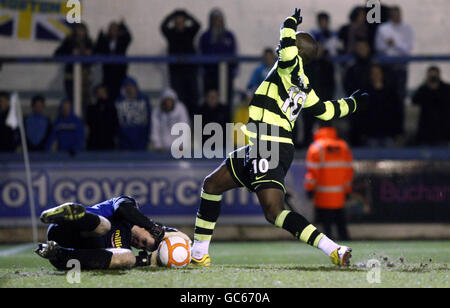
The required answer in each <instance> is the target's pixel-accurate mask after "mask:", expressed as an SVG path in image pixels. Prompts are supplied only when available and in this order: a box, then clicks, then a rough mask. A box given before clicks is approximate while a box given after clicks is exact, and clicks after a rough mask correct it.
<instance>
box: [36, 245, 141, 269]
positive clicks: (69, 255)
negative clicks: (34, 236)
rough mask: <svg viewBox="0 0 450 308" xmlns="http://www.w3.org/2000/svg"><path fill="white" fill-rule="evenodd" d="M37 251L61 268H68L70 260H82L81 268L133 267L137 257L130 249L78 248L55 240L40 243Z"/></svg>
mask: <svg viewBox="0 0 450 308" xmlns="http://www.w3.org/2000/svg"><path fill="white" fill-rule="evenodd" d="M35 252H36V253H37V254H38V255H39V256H41V257H42V258H45V259H48V260H49V261H50V263H51V264H53V266H55V267H56V268H57V269H59V270H67V269H68V267H67V265H68V262H69V261H70V260H76V261H78V262H80V266H81V269H84V270H90V269H116V268H131V267H133V266H134V265H135V264H136V257H135V256H134V254H133V252H132V251H131V250H129V249H122V248H111V249H103V248H97V249H76V248H65V247H62V246H60V245H58V243H56V242H55V241H47V243H42V244H39V246H38V248H37V249H36V250H35Z"/></svg>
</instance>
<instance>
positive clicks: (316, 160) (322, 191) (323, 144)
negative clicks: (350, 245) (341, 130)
mask: <svg viewBox="0 0 450 308" xmlns="http://www.w3.org/2000/svg"><path fill="white" fill-rule="evenodd" d="M352 161H353V157H352V153H351V151H350V149H349V147H348V145H347V143H346V142H345V141H344V140H342V139H339V138H338V136H337V131H336V129H335V128H333V127H322V128H320V129H319V130H317V132H316V133H315V134H314V142H313V143H312V144H311V145H310V146H309V148H308V152H307V155H306V168H307V173H306V176H305V182H304V185H305V190H306V191H308V192H312V193H313V194H314V205H315V207H316V218H317V221H318V222H321V223H323V225H324V229H325V230H324V231H325V233H326V234H331V225H332V223H336V224H337V226H338V233H339V236H340V237H341V240H347V239H348V234H347V226H346V222H345V213H344V211H343V208H344V203H345V199H346V195H347V194H348V193H350V192H351V189H352V186H351V183H352V180H353V167H352Z"/></svg>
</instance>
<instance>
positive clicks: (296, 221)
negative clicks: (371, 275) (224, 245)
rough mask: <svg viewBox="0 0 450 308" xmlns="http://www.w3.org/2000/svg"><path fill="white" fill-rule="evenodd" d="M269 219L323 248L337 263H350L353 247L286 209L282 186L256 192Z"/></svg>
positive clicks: (305, 241) (301, 239)
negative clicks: (340, 244) (331, 238)
mask: <svg viewBox="0 0 450 308" xmlns="http://www.w3.org/2000/svg"><path fill="white" fill-rule="evenodd" d="M256 194H257V196H258V199H259V202H260V204H261V207H262V209H263V212H264V216H265V217H266V219H267V221H269V222H270V223H271V224H274V225H275V226H277V227H279V228H283V229H285V230H287V231H289V232H290V233H291V234H292V235H294V236H295V237H296V238H298V239H299V240H300V241H302V242H304V243H307V244H309V245H311V246H314V247H316V248H319V249H321V250H322V251H323V252H324V253H326V254H327V255H328V256H329V257H330V258H331V260H332V262H333V263H334V264H336V265H349V262H350V261H349V259H350V257H351V254H350V252H351V249H350V248H348V247H345V246H339V245H338V244H336V243H335V242H333V241H332V240H330V239H329V238H328V237H327V236H326V235H324V234H323V233H320V232H319V231H318V230H317V228H316V227H314V226H313V225H312V224H311V223H309V221H308V220H307V219H306V218H305V217H303V216H302V215H300V214H298V213H296V212H293V211H289V210H285V209H284V192H283V190H281V187H280V188H261V189H259V190H258V191H257V192H256Z"/></svg>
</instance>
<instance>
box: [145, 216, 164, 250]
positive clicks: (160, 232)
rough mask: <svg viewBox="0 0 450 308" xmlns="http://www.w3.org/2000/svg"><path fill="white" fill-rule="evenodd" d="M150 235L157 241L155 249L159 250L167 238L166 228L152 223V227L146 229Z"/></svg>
mask: <svg viewBox="0 0 450 308" xmlns="http://www.w3.org/2000/svg"><path fill="white" fill-rule="evenodd" d="M146 230H147V231H148V232H149V233H150V235H151V236H152V237H153V238H154V239H155V248H158V246H159V244H160V243H161V241H162V240H163V239H164V236H165V227H164V226H161V225H159V224H157V223H155V222H153V221H152V226H151V227H150V228H146Z"/></svg>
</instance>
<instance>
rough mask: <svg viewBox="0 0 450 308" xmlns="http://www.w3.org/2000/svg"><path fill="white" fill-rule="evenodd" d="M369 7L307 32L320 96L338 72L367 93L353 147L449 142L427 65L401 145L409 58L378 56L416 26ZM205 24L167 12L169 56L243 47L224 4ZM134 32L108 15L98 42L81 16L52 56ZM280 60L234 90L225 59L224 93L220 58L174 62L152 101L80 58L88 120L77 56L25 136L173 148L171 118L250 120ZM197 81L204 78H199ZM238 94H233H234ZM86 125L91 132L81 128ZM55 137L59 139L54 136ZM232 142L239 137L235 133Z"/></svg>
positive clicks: (13, 135) (233, 68)
mask: <svg viewBox="0 0 450 308" xmlns="http://www.w3.org/2000/svg"><path fill="white" fill-rule="evenodd" d="M366 13H367V9H366V8H365V7H355V8H354V9H353V10H352V11H351V12H350V14H349V21H348V24H346V25H344V26H342V27H341V28H340V29H338V30H337V31H335V30H333V29H332V27H331V25H332V23H331V17H330V15H329V14H328V13H327V12H319V13H318V14H317V28H316V29H312V30H311V34H312V35H313V36H314V37H315V39H316V40H317V42H318V55H317V58H316V59H315V60H314V61H312V62H311V63H309V64H307V65H305V68H304V69H305V73H306V74H307V76H308V77H309V80H310V83H311V85H312V87H313V88H314V89H315V91H316V93H317V94H318V96H319V97H320V98H321V99H332V98H335V95H336V92H337V88H338V83H337V82H336V78H335V77H336V74H337V73H338V72H340V73H341V74H342V76H341V78H340V79H341V80H342V88H343V91H344V92H345V94H346V95H350V94H351V93H352V92H353V91H354V90H355V89H361V90H362V91H365V92H368V93H369V108H366V109H363V110H361V111H360V112H358V113H357V114H355V116H354V117H352V119H351V120H349V122H348V123H349V142H350V144H352V145H355V146H377V147H380V146H381V147H385V146H398V145H404V144H408V145H448V143H449V141H450V121H448V115H449V114H450V102H449V100H450V95H449V94H450V93H449V92H450V86H449V85H448V84H447V83H445V82H444V81H443V80H442V79H441V75H440V70H439V68H438V67H435V66H433V67H430V68H429V69H428V71H427V73H426V77H425V81H424V83H423V85H421V86H420V88H419V89H418V90H417V91H415V93H413V94H412V95H410V96H411V99H412V102H413V104H415V105H417V106H419V108H420V120H419V124H418V129H417V135H416V136H414V138H411V140H409V141H407V142H404V143H403V144H401V142H400V143H399V140H402V139H401V136H402V134H403V133H404V132H403V129H404V121H405V107H404V106H405V99H406V98H407V97H408V92H407V87H406V84H407V77H408V74H407V66H406V65H405V64H402V63H399V64H389V66H387V65H382V64H379V63H377V62H376V56H378V55H387V56H407V55H410V53H411V50H412V48H413V43H414V39H413V32H412V29H411V27H410V26H409V25H408V24H407V23H405V22H404V21H403V19H402V14H401V10H400V8H399V7H396V6H394V7H386V6H384V5H383V6H382V8H381V23H368V22H367V21H366ZM201 28H202V25H201V24H200V22H199V21H198V20H197V19H196V17H194V16H192V15H191V14H190V13H189V12H187V11H186V10H182V9H178V10H175V11H173V12H172V13H170V14H169V15H168V16H167V17H165V18H164V19H163V20H162V22H161V26H160V30H161V33H162V35H163V37H164V38H165V39H166V41H167V53H168V54H169V55H194V54H200V55H214V54H222V55H223V54H226V55H236V54H237V40H236V38H235V35H234V34H233V32H232V31H231V30H230V29H228V28H227V26H226V23H225V16H224V13H223V12H222V11H221V10H220V9H213V10H211V12H210V14H209V23H208V25H207V28H206V29H205V31H204V32H203V33H201V35H199V37H198V38H197V36H198V34H199V33H200V32H201ZM131 42H132V35H131V33H130V30H129V29H128V27H127V26H126V23H125V21H124V20H120V21H117V22H116V21H114V22H112V23H111V24H110V25H109V26H108V28H107V30H106V31H100V33H99V34H98V38H97V40H96V41H95V42H94V41H93V40H92V39H91V37H90V34H89V31H88V28H87V26H86V25H85V24H77V25H75V27H74V28H73V31H72V34H71V35H69V36H68V37H67V38H66V39H65V40H63V41H62V43H61V44H60V46H58V48H57V49H56V50H55V55H66V56H67V55H71V56H83V55H84V56H88V55H94V54H96V55H126V53H127V50H128V47H129V46H130V44H131ZM338 55H352V56H353V57H352V60H351V61H349V62H348V63H344V64H342V63H341V64H339V65H338V64H336V63H334V62H333V60H332V57H334V56H338ZM276 60H277V54H276V52H275V51H274V49H272V48H264V49H263V51H262V57H261V64H260V65H258V66H257V67H256V68H255V69H254V71H253V72H252V74H251V76H250V78H249V80H248V83H247V85H246V87H245V89H241V90H242V91H241V92H240V91H237V90H236V91H235V89H234V82H233V80H234V78H235V77H236V76H237V74H238V65H237V63H233V62H230V63H228V64H227V65H228V80H227V84H228V91H227V93H228V96H227V97H226V98H225V100H224V101H220V100H219V93H218V88H219V80H218V71H219V67H218V64H205V65H193V64H185V63H172V64H169V65H168V71H169V80H168V84H169V85H170V88H167V89H165V90H163V91H162V93H161V96H160V98H159V100H158V103H157V104H155V105H154V106H153V107H152V105H151V104H150V101H149V98H148V97H147V96H146V95H145V94H144V93H143V92H142V91H141V90H140V88H139V86H138V82H137V81H136V80H135V79H133V78H132V77H130V76H129V75H128V70H127V69H128V67H127V64H103V65H102V72H103V79H102V82H101V84H99V85H97V86H95V87H94V88H93V85H92V78H91V65H88V64H84V65H83V66H82V74H83V84H82V102H83V106H82V107H83V108H82V111H83V119H84V121H83V120H82V119H81V118H79V117H78V116H76V115H75V114H74V112H73V105H72V102H71V98H72V97H73V65H71V64H67V65H66V66H65V70H64V89H65V95H66V98H65V99H63V100H61V103H60V106H59V110H58V116H57V118H56V120H55V121H51V120H50V118H49V117H48V116H47V114H46V98H45V97H44V96H42V95H36V96H35V97H33V98H32V99H31V113H30V114H28V115H26V116H25V118H24V126H25V131H26V137H27V138H26V139H27V143H28V147H29V149H30V150H31V151H49V150H50V149H52V148H56V150H57V151H61V152H69V153H72V154H74V153H77V152H79V151H83V150H89V151H111V150H124V151H145V150H147V149H149V148H150V149H154V150H157V151H167V150H170V147H171V144H172V141H173V140H174V138H176V136H173V135H171V127H172V125H173V124H175V123H178V122H182V123H187V124H188V125H190V124H191V123H192V120H193V117H194V115H201V116H202V124H203V127H204V126H205V125H207V124H208V123H218V124H220V125H221V126H222V127H223V128H224V129H225V124H226V123H228V122H234V123H245V122H246V121H247V119H248V107H247V106H248V104H249V102H250V100H251V97H252V95H251V93H252V92H254V90H255V89H256V88H257V87H258V85H259V84H260V83H261V82H262V81H263V80H264V79H265V77H266V76H267V74H268V72H269V71H270V70H271V68H272V67H273V65H274V63H275V62H276ZM199 85H200V86H199ZM234 93H240V95H239V99H237V100H239V105H238V106H236V108H234V110H233V108H232V103H233V101H234V100H233V94H234ZM236 97H237V96H236ZM9 109H10V99H9V94H8V93H6V92H1V93H0V151H2V152H13V151H15V150H16V149H17V147H18V145H19V143H20V142H19V140H20V138H19V134H18V132H17V130H14V129H11V128H10V127H9V126H8V125H6V117H7V115H8V112H9ZM299 122H300V125H303V140H301V141H299V143H298V144H297V146H300V147H302V146H306V145H307V144H309V143H310V141H311V140H312V131H313V128H314V126H315V125H316V124H315V119H314V118H308V117H303V118H302V120H301V121H299ZM85 128H86V129H87V134H86V131H85ZM54 143H55V144H56V147H55V146H54V145H53V144H54ZM235 143H236V138H235Z"/></svg>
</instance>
